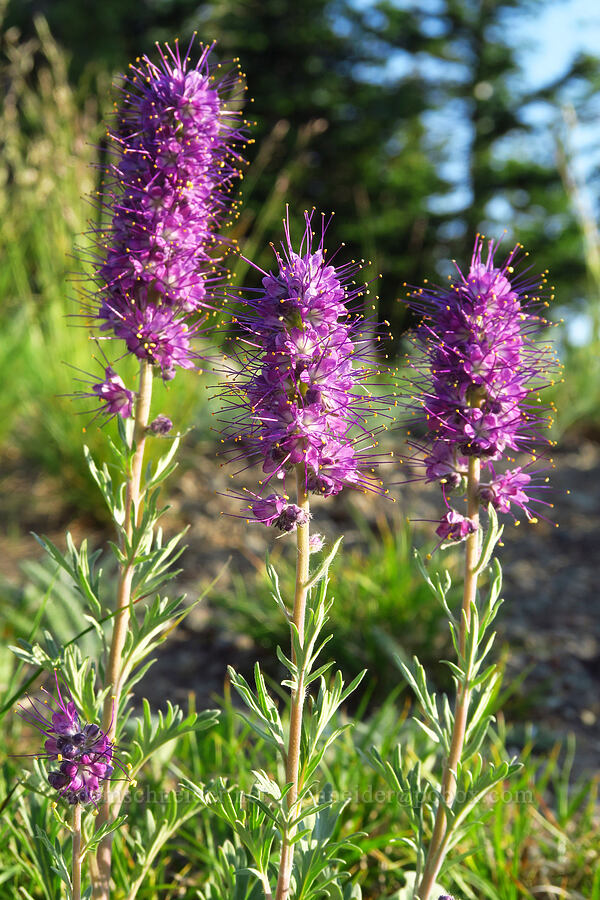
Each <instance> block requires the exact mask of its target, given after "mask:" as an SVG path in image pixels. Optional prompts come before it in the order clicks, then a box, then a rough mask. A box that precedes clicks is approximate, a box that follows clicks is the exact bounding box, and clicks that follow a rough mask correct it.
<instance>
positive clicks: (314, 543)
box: [308, 534, 325, 553]
mask: <svg viewBox="0 0 600 900" xmlns="http://www.w3.org/2000/svg"><path fill="white" fill-rule="evenodd" d="M308 545H309V549H310V552H311V553H319V552H320V551H321V550H322V549H323V547H324V545H325V538H324V537H323V535H322V534H311V536H310V537H309V539H308Z"/></svg>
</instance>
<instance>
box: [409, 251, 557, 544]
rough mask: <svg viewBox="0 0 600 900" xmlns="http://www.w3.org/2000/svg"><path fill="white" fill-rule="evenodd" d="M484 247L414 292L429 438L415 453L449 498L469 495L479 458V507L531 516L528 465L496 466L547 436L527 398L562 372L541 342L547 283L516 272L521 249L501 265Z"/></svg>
mask: <svg viewBox="0 0 600 900" xmlns="http://www.w3.org/2000/svg"><path fill="white" fill-rule="evenodd" d="M484 247H485V244H484V241H483V238H482V237H481V236H478V237H477V239H476V241H475V248H474V250H473V256H472V259H471V265H470V268H469V271H468V273H467V275H463V273H462V272H461V271H460V269H458V268H457V272H458V276H457V277H456V278H455V280H454V282H452V283H450V284H449V285H448V286H447V287H443V288H429V287H428V288H427V289H422V290H419V291H418V292H414V293H412V294H411V295H410V296H411V299H410V300H409V305H411V306H412V307H413V308H415V309H416V310H417V311H418V312H419V313H420V314H421V316H422V319H421V322H420V324H419V325H418V326H417V328H416V329H415V343H416V344H417V345H418V346H419V347H420V349H421V351H422V356H421V363H418V362H416V363H414V366H413V368H414V371H415V372H416V377H415V378H414V379H413V382H414V386H413V392H414V397H415V399H416V400H417V402H418V403H419V406H420V407H421V409H422V411H423V413H424V419H425V431H426V433H425V436H424V437H423V438H422V440H420V441H418V440H413V442H412V446H413V447H414V448H415V449H416V451H417V458H418V460H419V461H420V462H421V463H422V464H423V465H424V467H425V472H426V479H427V480H428V481H439V482H440V484H441V485H442V487H443V490H444V494H445V495H447V494H448V493H449V492H451V491H456V490H458V489H463V490H464V485H465V476H466V473H467V469H468V465H469V459H470V458H472V457H477V458H478V459H479V460H480V461H481V469H482V476H483V485H484V486H483V487H482V491H481V498H482V500H484V501H485V502H486V503H487V502H491V503H492V504H493V505H494V506H495V507H496V509H498V510H499V511H501V512H508V511H509V510H510V507H511V504H516V505H517V506H520V507H521V508H522V509H523V510H524V511H525V513H526V514H527V516H528V518H531V515H530V512H529V507H528V504H529V503H530V502H531V497H530V496H528V495H527V494H525V493H524V491H523V488H524V487H525V486H528V485H529V484H530V481H531V477H530V476H529V475H527V474H526V473H524V472H523V470H522V468H518V469H515V470H514V471H510V470H509V471H508V472H506V473H505V475H504V476H502V475H501V474H498V475H497V474H496V471H495V468H494V464H496V463H498V462H500V461H502V460H507V461H510V462H514V456H513V455H512V454H514V453H515V452H519V451H520V452H528V453H530V454H531V461H532V462H533V461H534V460H535V459H536V458H537V450H536V449H535V447H536V445H537V444H539V443H540V441H541V439H542V437H541V429H542V428H544V427H546V426H547V425H548V418H547V417H546V416H545V414H544V411H543V410H542V409H540V407H539V406H538V405H534V403H532V401H531V399H530V395H531V394H532V393H534V392H535V391H537V390H538V389H539V388H540V387H542V386H544V384H545V383H547V381H548V373H549V372H550V371H551V370H552V369H554V368H555V366H556V360H555V358H554V356H553V354H552V353H551V351H550V348H549V347H548V345H547V344H546V345H543V344H540V343H539V342H538V340H537V337H538V335H539V332H540V330H541V329H542V328H543V327H544V326H545V325H547V322H546V320H545V319H544V318H543V317H542V316H541V315H540V308H541V307H542V306H543V305H547V303H543V302H542V300H541V299H540V294H539V291H540V290H543V287H544V283H545V278H544V276H542V277H541V278H531V277H528V276H527V274H526V273H524V274H521V275H519V274H515V265H516V262H517V255H518V251H519V249H520V247H519V246H517V247H515V249H514V250H513V251H512V252H511V253H509V255H508V257H507V259H506V260H505V261H504V263H502V265H500V266H497V265H496V264H495V260H494V256H495V252H496V247H495V245H494V242H493V241H490V242H489V243H488V244H487V253H484ZM415 388H416V391H415ZM547 443H548V442H547V441H546V444H547ZM488 473H489V475H490V481H489V482H486V480H485V476H486V475H487V474H488ZM537 502H541V501H537ZM446 519H447V516H446V517H444V519H443V520H442V523H441V525H440V528H441V529H442V531H444V530H445V529H446V528H447V527H448V523H447V522H446ZM438 533H439V534H440V533H441V532H440V531H439V530H438Z"/></svg>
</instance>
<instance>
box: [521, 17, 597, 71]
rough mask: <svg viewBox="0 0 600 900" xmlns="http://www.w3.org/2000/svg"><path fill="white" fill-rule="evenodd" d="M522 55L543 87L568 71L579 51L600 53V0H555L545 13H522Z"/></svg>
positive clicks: (527, 69) (523, 61)
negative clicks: (524, 14) (530, 14)
mask: <svg viewBox="0 0 600 900" xmlns="http://www.w3.org/2000/svg"><path fill="white" fill-rule="evenodd" d="M519 40H520V42H521V41H522V42H523V48H522V50H521V53H520V59H521V62H522V64H523V67H524V69H525V72H526V73H527V75H528V77H529V78H530V79H531V85H532V86H534V87H541V86H542V85H544V84H546V83H548V82H549V81H552V79H553V78H555V77H556V76H558V75H560V74H561V73H562V72H564V71H565V70H566V69H567V67H568V65H569V63H570V62H571V60H572V59H573V57H574V56H575V55H576V53H577V52H578V51H581V50H584V51H587V52H589V53H595V54H598V53H600V4H599V3H598V2H597V0H555V2H554V3H552V4H549V5H548V6H547V7H546V8H545V9H544V10H543V11H542V12H541V14H536V15H535V16H532V17H529V16H521V17H520V25H519Z"/></svg>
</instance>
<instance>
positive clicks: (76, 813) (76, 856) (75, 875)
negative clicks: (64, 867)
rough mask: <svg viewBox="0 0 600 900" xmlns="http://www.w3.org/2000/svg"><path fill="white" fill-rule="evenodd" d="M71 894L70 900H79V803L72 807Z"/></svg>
mask: <svg viewBox="0 0 600 900" xmlns="http://www.w3.org/2000/svg"><path fill="white" fill-rule="evenodd" d="M72 871H73V876H72V881H73V892H72V894H71V900H81V803H76V804H75V806H74V807H73V870H72Z"/></svg>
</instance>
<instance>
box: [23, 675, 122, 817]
mask: <svg viewBox="0 0 600 900" xmlns="http://www.w3.org/2000/svg"><path fill="white" fill-rule="evenodd" d="M55 679H56V690H57V695H58V699H56V700H55V699H53V698H51V699H50V700H44V701H43V702H40V701H38V700H35V699H32V698H31V697H29V698H28V700H29V707H26V706H23V705H22V704H20V710H21V715H22V717H23V718H24V719H25V720H26V721H27V722H29V723H30V724H31V725H34V726H35V727H36V728H37V729H38V730H39V731H41V732H42V734H44V735H45V736H46V740H45V742H44V754H43V758H45V759H47V760H48V761H50V762H56V763H59V764H60V765H59V767H58V768H57V769H52V770H51V771H50V772H49V773H48V783H49V784H50V786H51V787H52V788H54V790H56V791H58V793H59V795H60V796H61V797H62V798H63V799H64V800H66V801H67V803H70V804H72V805H73V804H75V803H81V804H88V803H92V804H96V803H97V802H98V801H99V799H100V796H101V792H102V791H101V787H100V784H101V782H103V781H106V780H108V779H110V777H111V775H112V773H113V765H112V763H113V761H114V760H113V744H112V742H111V741H109V740H108V738H107V736H106V734H105V733H104V732H103V731H102V730H101V729H100V727H99V726H98V725H96V724H94V723H84V722H83V721H82V719H81V715H80V713H79V712H78V710H77V708H76V706H75V703H74V702H73V700H72V699H69V700H67V702H65V699H64V697H63V695H62V693H61V690H60V686H59V683H58V677H57V676H56V675H55Z"/></svg>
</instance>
